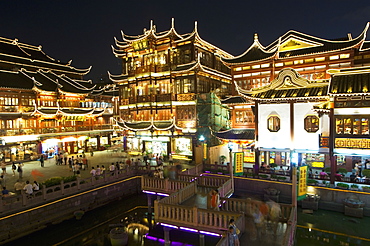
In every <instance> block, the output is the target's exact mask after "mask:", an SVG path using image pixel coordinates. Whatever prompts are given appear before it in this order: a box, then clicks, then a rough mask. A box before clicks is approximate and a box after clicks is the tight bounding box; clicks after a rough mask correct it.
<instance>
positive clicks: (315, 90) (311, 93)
mask: <svg viewBox="0 0 370 246" xmlns="http://www.w3.org/2000/svg"><path fill="white" fill-rule="evenodd" d="M327 94H328V85H324V86H316V87H308V88H292V89H278V90H268V91H265V92H261V93H256V94H251V95H249V96H250V97H253V98H260V99H277V98H281V99H284V98H287V99H288V98H290V99H293V98H298V97H318V96H326V95H327Z"/></svg>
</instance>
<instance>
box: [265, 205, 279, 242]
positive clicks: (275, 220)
mask: <svg viewBox="0 0 370 246" xmlns="http://www.w3.org/2000/svg"><path fill="white" fill-rule="evenodd" d="M268 205H269V207H270V213H269V217H270V221H271V225H272V230H273V232H274V234H275V235H276V231H277V228H278V225H279V220H280V217H281V208H280V205H279V204H278V203H276V202H274V201H272V200H271V201H269V202H268Z"/></svg>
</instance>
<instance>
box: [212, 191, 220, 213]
mask: <svg viewBox="0 0 370 246" xmlns="http://www.w3.org/2000/svg"><path fill="white" fill-rule="evenodd" d="M219 206H220V195H219V194H218V190H212V191H211V209H214V210H216V211H219V210H220V207H219Z"/></svg>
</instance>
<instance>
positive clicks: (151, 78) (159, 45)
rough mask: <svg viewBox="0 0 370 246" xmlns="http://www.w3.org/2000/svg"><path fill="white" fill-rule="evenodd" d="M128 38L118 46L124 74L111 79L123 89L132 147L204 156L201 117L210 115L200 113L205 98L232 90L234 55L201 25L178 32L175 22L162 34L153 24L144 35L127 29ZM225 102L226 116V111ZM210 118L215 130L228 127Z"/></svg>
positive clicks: (123, 117)
mask: <svg viewBox="0 0 370 246" xmlns="http://www.w3.org/2000/svg"><path fill="white" fill-rule="evenodd" d="M122 39H123V40H122V41H118V40H117V39H116V40H115V46H116V47H114V48H113V53H114V54H115V56H116V57H117V58H119V59H121V61H122V74H120V75H110V79H111V80H112V81H113V82H114V83H115V84H116V85H118V87H119V94H120V106H119V110H120V117H121V121H119V122H118V125H119V126H121V127H122V129H123V130H125V132H126V135H127V138H128V144H131V146H128V147H130V148H131V149H137V150H138V151H139V152H143V151H146V152H147V153H152V154H156V155H167V154H169V153H173V154H179V155H182V156H187V157H190V156H192V158H193V160H196V161H198V160H201V159H202V155H201V154H199V155H198V157H197V156H195V155H196V154H195V152H194V150H195V148H196V146H197V139H198V137H199V136H198V135H199V132H201V134H203V131H202V129H201V128H202V126H201V124H200V121H202V117H208V116H207V115H206V114H201V112H200V111H199V109H200V108H199V106H200V105H199V102H200V100H199V99H202V96H201V95H202V94H203V95H204V97H207V96H208V97H209V96H212V95H213V94H214V95H217V96H219V97H222V96H225V95H227V94H229V92H230V89H231V76H230V69H229V68H228V67H227V66H225V65H224V63H223V62H222V61H221V57H232V56H231V55H229V54H228V53H226V52H225V51H223V50H221V49H219V48H217V47H215V46H213V45H212V44H210V43H208V42H206V41H204V40H203V39H201V38H200V36H199V34H198V31H197V26H196V25H195V28H194V30H193V32H191V33H188V34H182V35H180V34H178V33H177V32H176V30H175V28H174V22H173V20H172V26H171V29H170V30H168V31H164V32H157V31H156V27H155V25H153V24H152V23H151V26H150V29H149V30H146V29H145V30H144V33H143V34H142V35H139V36H128V35H126V34H124V33H122ZM197 106H198V108H197ZM219 106H220V107H219V108H220V115H221V114H222V115H225V114H226V113H224V112H223V111H222V108H223V107H222V106H221V104H219ZM224 110H226V109H224ZM226 111H227V110H226ZM207 120H208V123H209V125H208V126H210V127H211V128H213V129H216V130H219V129H223V128H225V127H226V128H227V124H228V122H227V120H225V119H222V117H213V116H210V117H208V118H207ZM171 136H174V137H173V138H172V137H171Z"/></svg>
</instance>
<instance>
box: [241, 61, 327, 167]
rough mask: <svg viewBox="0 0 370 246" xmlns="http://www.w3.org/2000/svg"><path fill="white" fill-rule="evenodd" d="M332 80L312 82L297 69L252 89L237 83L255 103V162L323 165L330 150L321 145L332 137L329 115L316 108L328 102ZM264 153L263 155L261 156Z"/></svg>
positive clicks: (285, 70) (283, 72) (242, 93)
mask: <svg viewBox="0 0 370 246" xmlns="http://www.w3.org/2000/svg"><path fill="white" fill-rule="evenodd" d="M328 86H329V80H325V81H320V82H319V81H309V80H308V79H306V78H305V77H302V76H300V74H299V73H298V72H297V71H295V70H294V69H289V68H286V69H283V70H281V71H280V72H279V74H278V75H277V77H276V78H275V79H274V80H273V81H271V83H270V84H268V85H265V86H263V87H259V88H254V89H252V90H244V89H242V88H239V87H238V86H237V85H236V88H237V90H238V92H239V94H240V95H242V96H243V97H244V98H246V99H248V100H251V101H253V102H254V105H255V109H254V113H255V121H256V124H255V141H256V143H255V147H256V148H255V149H256V163H257V164H261V163H262V162H264V163H266V164H267V165H269V164H270V165H271V164H276V165H278V166H286V165H287V166H289V165H290V161H291V160H292V158H295V160H294V162H295V163H296V164H309V165H310V166H313V167H317V168H323V167H324V165H325V160H326V159H327V160H328V154H329V152H328V150H327V149H325V148H324V149H323V148H320V145H319V139H320V137H321V136H329V116H328V114H324V113H318V112H317V111H315V110H314V106H315V105H321V104H325V103H327V102H328V100H329V97H328V94H327V93H328ZM260 153H261V155H260Z"/></svg>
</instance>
